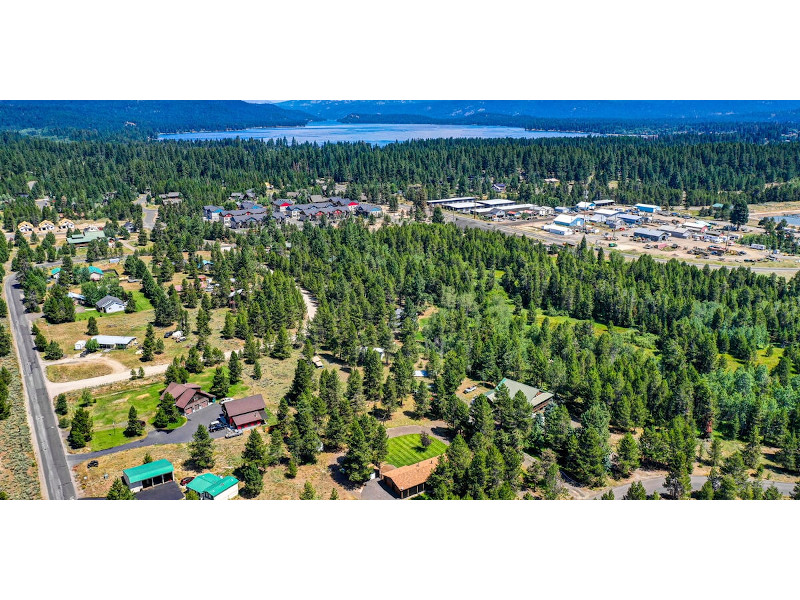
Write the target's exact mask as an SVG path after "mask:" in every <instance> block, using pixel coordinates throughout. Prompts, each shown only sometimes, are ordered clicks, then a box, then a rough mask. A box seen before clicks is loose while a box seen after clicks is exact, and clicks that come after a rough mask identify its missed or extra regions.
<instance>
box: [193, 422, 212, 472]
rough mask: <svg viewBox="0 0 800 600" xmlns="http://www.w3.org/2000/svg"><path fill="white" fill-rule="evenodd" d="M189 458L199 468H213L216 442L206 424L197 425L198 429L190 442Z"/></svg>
mask: <svg viewBox="0 0 800 600" xmlns="http://www.w3.org/2000/svg"><path fill="white" fill-rule="evenodd" d="M189 459H190V460H191V462H192V463H193V464H194V466H195V468H196V469H197V470H202V469H211V468H212V467H213V466H214V442H213V441H212V440H211V436H209V435H208V429H206V427H205V425H198V426H197V431H195V432H194V435H193V436H192V441H191V442H189Z"/></svg>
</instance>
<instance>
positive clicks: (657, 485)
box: [589, 475, 795, 500]
mask: <svg viewBox="0 0 800 600" xmlns="http://www.w3.org/2000/svg"><path fill="white" fill-rule="evenodd" d="M691 480H692V491H696V490H699V489H700V488H701V487H703V484H704V483H705V482H706V481H707V480H708V477H706V476H704V475H692V477H691ZM641 483H642V485H644V489H645V491H647V493H648V495H649V494H652V493H653V492H655V491H656V490H658V493H659V494H661V495H662V496H663V495H665V494H668V493H669V492H668V491H667V490H666V488H664V477H663V476H659V477H653V478H651V479H643V480H642V482H641ZM773 483H774V484H775V487H776V488H778V491H779V492H780V493H781V494H783V495H784V496H791V495H792V493H793V490H794V485H795V484H793V483H785V482H782V481H762V482H761V487H763V488H764V489H767V488H768V487H769V486H771V485H772V484H773ZM630 487H631V484H630V483H628V484H626V485H620V486H617V487H615V488H611V489H612V490H613V491H614V499H615V500H622V497H623V496H624V495H625V494H626V493H627V492H628V488H630ZM605 491H607V490H604V491H603V492H598V493H596V494H595V495H593V496H590V498H589V499H590V500H591V499H594V498H599V497H600V496H602V495H603V494H604V493H605Z"/></svg>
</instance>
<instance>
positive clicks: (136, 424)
mask: <svg viewBox="0 0 800 600" xmlns="http://www.w3.org/2000/svg"><path fill="white" fill-rule="evenodd" d="M143 432H144V428H143V427H142V424H141V422H140V421H139V414H138V413H137V412H136V407H135V406H133V405H131V408H130V410H129V411H128V426H127V427H126V428H125V431H124V432H123V433H124V434H125V435H126V436H128V437H137V436H140V435H142V433H143Z"/></svg>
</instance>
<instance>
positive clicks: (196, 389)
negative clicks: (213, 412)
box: [159, 381, 215, 415]
mask: <svg viewBox="0 0 800 600" xmlns="http://www.w3.org/2000/svg"><path fill="white" fill-rule="evenodd" d="M167 394H169V395H171V396H172V397H173V398H175V406H176V407H178V410H179V411H181V412H182V413H183V414H184V415H190V414H192V413H193V412H195V411H198V410H200V409H201V408H205V407H206V406H208V405H209V404H211V403H212V402H214V400H215V398H214V395H213V394H209V393H208V392H204V391H203V390H201V389H200V386H199V385H197V384H196V383H177V382H175V381H173V382H172V383H170V384H169V385H168V386H167V389H165V390H164V391H163V392H161V396H160V397H159V398H160V399H161V400H163V399H164V396H166V395H167Z"/></svg>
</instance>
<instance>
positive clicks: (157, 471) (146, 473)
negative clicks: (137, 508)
mask: <svg viewBox="0 0 800 600" xmlns="http://www.w3.org/2000/svg"><path fill="white" fill-rule="evenodd" d="M172 471H173V469H172V463H171V462H169V461H168V460H167V459H166V458H162V459H160V460H156V461H153V462H151V463H147V464H144V465H139V466H138V467H131V468H130V469H124V470H123V471H122V472H123V473H124V474H125V476H126V477H127V478H128V481H129V482H131V483H138V482H139V481H144V480H145V479H150V478H151V477H158V476H159V475H164V474H166V473H172Z"/></svg>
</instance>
